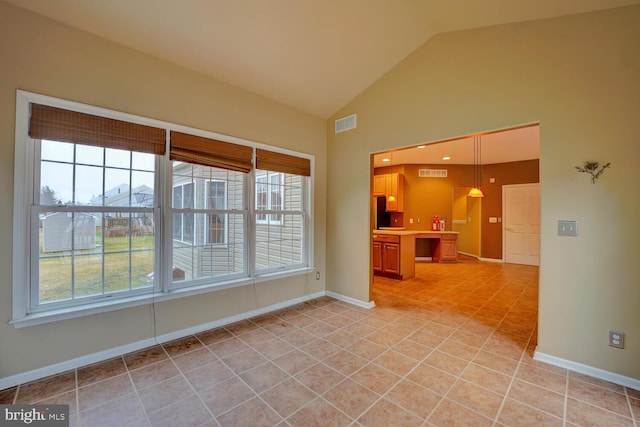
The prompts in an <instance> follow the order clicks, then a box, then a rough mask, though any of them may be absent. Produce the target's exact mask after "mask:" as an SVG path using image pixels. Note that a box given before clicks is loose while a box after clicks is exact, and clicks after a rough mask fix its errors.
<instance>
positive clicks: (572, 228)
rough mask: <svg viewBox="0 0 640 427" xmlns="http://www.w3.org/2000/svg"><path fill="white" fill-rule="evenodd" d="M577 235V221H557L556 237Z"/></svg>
mask: <svg viewBox="0 0 640 427" xmlns="http://www.w3.org/2000/svg"><path fill="white" fill-rule="evenodd" d="M577 235H578V221H563V220H561V221H558V236H571V237H575V236H577Z"/></svg>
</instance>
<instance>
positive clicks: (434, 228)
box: [431, 215, 440, 231]
mask: <svg viewBox="0 0 640 427" xmlns="http://www.w3.org/2000/svg"><path fill="white" fill-rule="evenodd" d="M439 228H440V218H439V217H438V215H434V216H433V222H432V223H431V231H438V229H439Z"/></svg>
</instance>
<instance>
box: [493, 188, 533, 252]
mask: <svg viewBox="0 0 640 427" xmlns="http://www.w3.org/2000/svg"><path fill="white" fill-rule="evenodd" d="M502 192H503V198H502V201H503V206H504V222H503V223H504V230H503V236H504V237H503V248H504V249H503V252H504V260H505V262H508V263H513V264H526V265H540V184H522V185H505V186H503V187H502Z"/></svg>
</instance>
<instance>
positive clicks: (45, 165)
mask: <svg viewBox="0 0 640 427" xmlns="http://www.w3.org/2000/svg"><path fill="white" fill-rule="evenodd" d="M17 98H18V102H17V114H16V117H17V118H16V128H17V134H18V136H17V138H16V172H15V175H16V179H15V189H14V212H15V214H14V236H21V235H24V236H28V238H27V239H26V240H24V241H23V240H21V239H18V238H14V239H13V240H14V261H15V268H14V277H13V287H14V292H13V295H14V301H13V321H12V322H13V323H14V325H16V326H27V325H29V324H37V323H43V322H46V321H51V320H56V319H57V318H68V317H75V316H76V315H82V314H83V313H93V312H96V310H97V311H105V310H109V309H114V308H117V307H119V306H120V305H119V303H120V302H122V303H124V304H127V306H130V305H131V304H134V305H135V304H137V303H138V301H140V303H144V301H146V299H145V298H150V297H151V295H153V296H154V298H162V296H163V295H167V296H168V294H171V293H173V292H183V291H186V292H187V293H186V295H191V294H193V293H194V292H195V293H197V292H206V291H208V290H210V289H212V288H215V287H217V286H220V285H224V286H225V287H227V286H240V285H244V284H248V283H255V280H256V278H257V277H259V276H261V275H264V274H269V275H272V274H278V273H279V272H282V271H296V270H297V269H305V268H308V267H309V262H310V261H309V260H310V253H311V237H310V236H311V232H310V229H309V227H308V224H310V219H311V218H310V212H309V211H308V206H309V200H310V189H311V181H310V160H309V159H308V158H304V157H299V156H292V155H290V154H283V153H276V152H273V151H267V150H264V149H261V148H256V147H254V146H253V144H252V143H250V142H248V141H245V142H244V143H237V140H236V143H231V142H228V141H222V140H219V139H216V138H212V137H213V136H214V135H213V134H203V133H202V132H199V133H200V134H201V135H204V136H196V135H192V134H188V133H183V132H177V131H175V130H173V129H172V128H173V127H175V126H174V125H172V124H170V123H165V122H158V121H154V120H150V119H144V118H141V117H136V116H130V115H126V114H122V113H116V112H113V111H108V110H103V109H98V108H95V107H90V106H86V105H82V104H77V103H72V102H68V101H61V100H57V99H54V98H49V97H45V96H42V95H37V94H30V93H27V92H22V91H18V97H17ZM181 129H184V128H181ZM194 133H195V131H194ZM253 159H255V162H256V164H255V166H254V165H253V164H252V163H253ZM252 179H254V181H253V183H252ZM250 185H255V187H254V189H252V190H251V191H249V190H248V188H249V186H250ZM34 189H35V191H34ZM70 313H71V315H70ZM32 315H33V316H32ZM35 315H37V316H35ZM42 319H45V320H42ZM48 319H50V320H48Z"/></svg>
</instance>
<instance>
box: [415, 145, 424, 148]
mask: <svg viewBox="0 0 640 427" xmlns="http://www.w3.org/2000/svg"><path fill="white" fill-rule="evenodd" d="M416 148H424V145H418V146H417V147H416Z"/></svg>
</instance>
